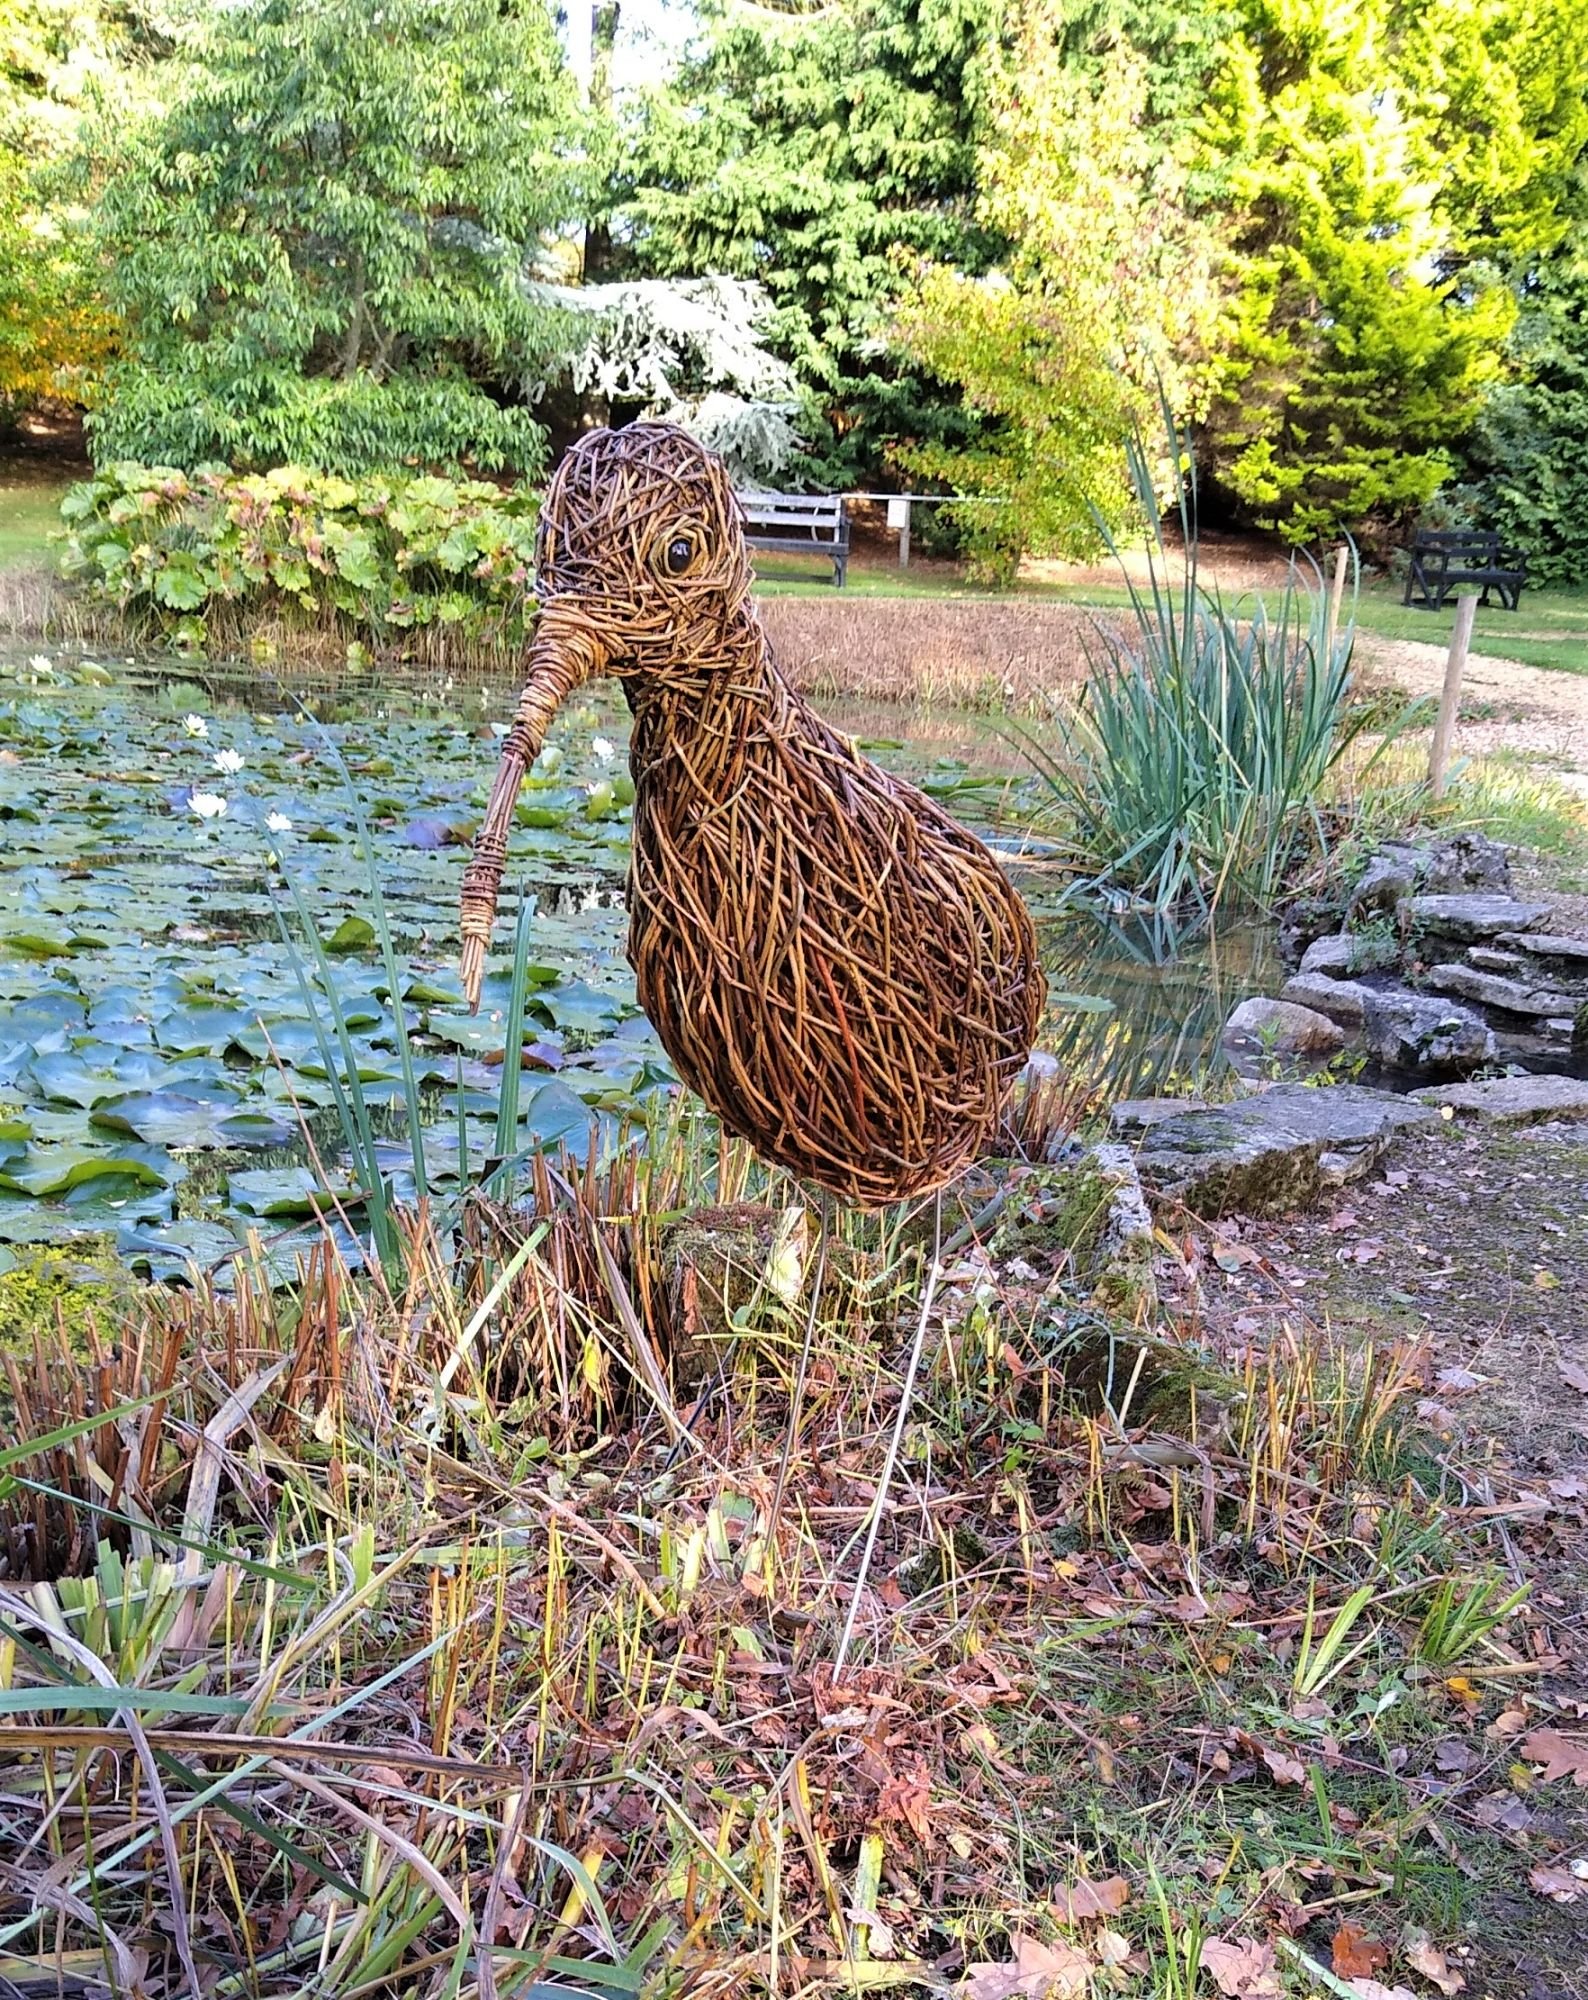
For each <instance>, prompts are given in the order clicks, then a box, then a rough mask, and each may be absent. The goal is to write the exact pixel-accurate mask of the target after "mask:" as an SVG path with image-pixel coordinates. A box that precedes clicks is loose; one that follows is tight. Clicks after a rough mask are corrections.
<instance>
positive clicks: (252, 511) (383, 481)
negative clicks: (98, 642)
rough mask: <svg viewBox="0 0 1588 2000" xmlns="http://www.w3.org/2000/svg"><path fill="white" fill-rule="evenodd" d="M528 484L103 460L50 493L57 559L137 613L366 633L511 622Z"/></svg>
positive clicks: (528, 557) (91, 588)
mask: <svg viewBox="0 0 1588 2000" xmlns="http://www.w3.org/2000/svg"><path fill="white" fill-rule="evenodd" d="M538 507H539V496H538V495H537V494H534V493H532V492H529V491H528V490H526V489H524V488H522V487H513V488H508V489H505V490H504V489H502V488H499V487H496V486H492V485H489V484H487V483H485V482H484V481H481V480H451V479H438V478H435V477H432V476H429V475H425V474H412V475H405V474H389V475H378V474H377V475H371V476H369V477H366V478H363V479H359V480H351V479H341V478H338V477H336V476H335V475H333V474H325V473H314V472H305V471H303V470H302V469H301V468H299V467H296V466H283V467H280V468H278V469H277V470H276V471H273V472H266V473H235V472H231V471H229V470H228V469H227V468H226V467H225V466H203V467H200V468H199V469H198V470H197V471H196V472H194V473H192V474H188V473H185V472H180V471H178V470H176V469H175V468H174V467H172V466H164V465H154V466H149V465H133V464H127V463H122V464H118V465H110V466H106V467H105V468H104V470H103V471H101V472H99V473H98V474H96V476H95V477H94V478H93V479H90V480H86V481H85V482H84V483H83V484H81V485H79V486H74V487H73V488H72V489H71V491H70V492H69V493H68V494H67V496H66V498H65V500H64V501H63V502H62V505H61V513H62V516H63V518H64V520H65V521H66V523H67V534H66V537H65V557H64V565H63V566H64V568H65V570H66V573H67V575H68V576H69V577H72V578H75V579H77V580H78V581H79V582H80V583H81V585H82V586H83V587H84V588H85V589H86V590H87V591H88V592H89V594H90V595H91V596H92V597H94V598H95V599H97V600H98V601H100V602H102V603H109V604H112V605H114V606H115V607H116V608H117V609H118V610H119V611H120V612H121V613H122V614H123V616H125V617H126V618H127V619H128V620H129V621H130V622H132V623H133V624H134V625H140V624H148V625H152V626H154V627H155V628H157V629H162V630H165V631H168V632H169V631H173V630H176V629H178V628H180V630H181V631H182V633H183V635H184V636H187V637H191V638H195V639H204V638H213V637H215V636H217V634H216V633H215V632H214V631H213V630H212V629H211V627H212V625H213V624H214V623H215V622H216V621H217V619H218V620H219V622H220V624H221V628H222V630H223V631H225V630H228V629H229V630H230V631H231V632H232V633H236V632H240V631H241V630H242V628H243V627H244V626H245V625H246V624H248V623H251V622H256V621H259V620H262V619H266V618H271V617H280V618H284V619H285V620H286V622H289V623H305V624H311V625H314V624H318V625H327V624H329V625H331V626H333V627H336V626H341V625H347V626H353V627H356V628H357V629H359V630H360V631H366V632H373V633H375V634H376V635H377V636H379V635H382V634H386V633H389V632H392V631H398V632H402V631H411V630H413V629H414V628H416V627H424V626H430V625H439V626H452V627H461V628H463V629H464V630H465V631H468V632H470V633H481V632H484V631H487V630H494V631H496V632H498V633H499V634H500V635H501V636H502V637H503V638H505V639H514V638H517V637H520V636H522V631H523V623H524V617H525V606H526V590H527V585H528V581H529V577H530V574H531V572H532V570H533V566H534V550H535V517H536V513H537V510H538Z"/></svg>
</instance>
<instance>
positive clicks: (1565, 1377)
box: [1555, 1359, 1588, 1396]
mask: <svg viewBox="0 0 1588 2000" xmlns="http://www.w3.org/2000/svg"><path fill="white" fill-rule="evenodd" d="M1555 1366H1556V1367H1557V1368H1558V1369H1559V1370H1560V1379H1561V1380H1562V1381H1563V1382H1564V1383H1565V1384H1566V1386H1567V1388H1568V1389H1575V1390H1576V1391H1577V1392H1578V1394H1579V1395H1582V1396H1588V1366H1585V1365H1584V1363H1582V1362H1581V1361H1561V1360H1559V1359H1557V1361H1556V1363H1555Z"/></svg>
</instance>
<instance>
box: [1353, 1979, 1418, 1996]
mask: <svg viewBox="0 0 1588 2000" xmlns="http://www.w3.org/2000/svg"><path fill="white" fill-rule="evenodd" d="M1345 1983H1346V1988H1347V1991H1349V1992H1350V1993H1352V1994H1354V1995H1355V2000H1417V1995H1416V1994H1415V1993H1414V1992H1413V1991H1412V1989H1411V1988H1410V1987H1409V1986H1386V1985H1385V1984H1384V1982H1383V1980H1382V1979H1348V1980H1347V1981H1346V1982H1345Z"/></svg>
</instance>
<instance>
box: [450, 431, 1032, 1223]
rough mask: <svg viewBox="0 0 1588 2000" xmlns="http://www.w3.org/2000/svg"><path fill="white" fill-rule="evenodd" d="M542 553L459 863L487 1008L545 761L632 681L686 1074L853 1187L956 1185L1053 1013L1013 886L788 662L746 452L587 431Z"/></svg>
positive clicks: (657, 943) (813, 1168)
mask: <svg viewBox="0 0 1588 2000" xmlns="http://www.w3.org/2000/svg"><path fill="white" fill-rule="evenodd" d="M536 567H537V571H538V578H537V582H538V589H539V595H540V616H539V620H538V622H537V624H536V627H535V633H534V637H533V639H532V641H531V644H530V650H529V670H528V677H527V679H526V682H525V686H524V691H523V695H522V697H521V699H520V702H519V706H518V713H517V716H516V718H515V720H514V722H513V726H512V728H511V729H510V730H509V732H508V735H507V738H506V740H505V742H504V744H503V746H502V761H501V765H500V768H499V769H498V771H497V774H496V783H495V786H494V787H493V789H492V792H491V798H490V804H489V806H488V807H487V810H486V814H485V819H484V821H483V822H482V824H481V827H480V831H479V835H478V838H477V839H476V841H475V846H474V855H473V859H472V860H471V861H470V863H469V867H468V870H467V873H466V874H465V876H464V884H463V908H462V930H463V958H462V972H463V985H464V990H465V991H466V993H467V995H468V998H469V1003H470V1005H471V1006H472V1007H477V1006H478V1005H479V995H480V982H481V978H482V975H483V972H484V966H485V951H486V946H487V944H488V943H489V941H490V935H491V926H492V923H493V921H494V918H495V913H496V898H497V890H498V887H499V885H500V882H501V877H502V869H503V865H504V862H505V859H506V852H507V839H508V832H509V829H510V827H511V825H512V818H513V808H514V804H515V802H516V800H517V797H518V791H519V786H520V784H521V783H522V781H523V777H524V773H525V771H526V770H527V769H528V767H529V766H530V764H531V763H533V761H534V759H535V758H536V756H537V755H538V754H539V752H540V748H541V744H542V741H543V740H544V737H545V733H546V728H547V725H548V724H549V722H550V721H551V718H552V716H553V714H554V713H555V711H556V709H557V706H558V704H559V703H560V702H561V701H562V700H563V699H564V698H565V696H566V695H567V694H568V693H569V691H570V690H571V689H573V688H574V687H576V686H577V685H578V684H579V683H580V682H581V681H583V680H585V679H587V678H589V677H590V676H592V675H595V674H604V673H610V674H614V675H616V676H617V677H618V679H619V680H620V682H621V684H622V687H623V691H624V693H625V695H626V696H627V698H628V703H629V707H630V709H631V710H632V711H633V715H634V730H633V737H632V741H631V745H630V751H629V757H630V765H631V768H632V770H633V774H634V787H635V797H634V844H633V860H632V863H631V867H630V873H629V947H628V950H629V960H630V963H631V964H632V965H633V967H634V973H635V978H636V981H637V983H638V987H639V998H640V1004H641V1005H642V1006H643V1007H644V1009H645V1011H646V1013H647V1014H648V1015H649V1016H650V1018H651V1021H652V1023H653V1024H654V1026H655V1028H656V1032H657V1034H658V1035H659V1036H660V1038H661V1042H662V1046H663V1047H664V1048H665V1049H666V1050H667V1053H668V1055H669V1056H670V1057H671V1058H672V1060H673V1062H674V1063H675V1064H676V1066H677V1068H678V1071H679V1074H680V1075H681V1076H682V1077H683V1079H684V1081H685V1082H686V1083H688V1084H689V1085H690V1086H691V1087H692V1088H693V1089H694V1090H696V1091H698V1092H699V1094H700V1096H701V1097H703V1098H704V1099H705V1101H706V1102H707V1104H709V1105H710V1106H711V1108H712V1110H713V1111H715V1112H716V1113H717V1114H718V1116H719V1117H720V1118H721V1120H722V1122H723V1124H724V1125H725V1126H726V1128H727V1129H728V1130H729V1131H730V1132H733V1133H736V1134H738V1135H739V1136H741V1137H743V1138H746V1139H748V1140H749V1141H750V1142H751V1143H752V1144H753V1145H754V1146H755V1147H756V1149H757V1150H758V1151H759V1152H760V1153H761V1154H762V1156H763V1157H764V1158H766V1159H768V1160H774V1161H776V1162H778V1163H779V1164H780V1165H782V1166H785V1167H788V1168H790V1169H791V1170H792V1171H793V1172H794V1173H796V1174H803V1175H806V1176H808V1177H809V1178H810V1179H811V1180H813V1181H816V1182H818V1183H819V1184H820V1185H822V1186H823V1187H825V1188H828V1189H830V1190H832V1191H833V1192H834V1193H836V1194H839V1195H843V1196H846V1197H848V1198H849V1199H851V1200H854V1201H858V1202H861V1203H866V1204H873V1203H879V1202H884V1201H891V1200H895V1199H898V1198H900V1197H904V1196H908V1195H918V1194H923V1193H927V1192H930V1191H931V1190H933V1189H936V1188H939V1187H941V1186H943V1185H944V1183H945V1182H947V1181H949V1180H951V1179H952V1178H953V1177H954V1176H955V1174H957V1173H958V1172H959V1171H960V1169H961V1168H962V1167H964V1166H965V1165H967V1164H968V1162H969V1161H970V1160H971V1159H973V1158H974V1157H975V1155H976V1154H977V1152H978V1150H979V1149H981V1148H982V1147H983V1146H984V1145H985V1143H986V1141H987V1140H988V1139H989V1137H990V1136H991V1135H992V1133H993V1131H994V1129H995V1128H996V1125H997V1122H998V1118H999V1115H1000V1113H1001V1111H1002V1108H1003V1103H1004V1099H1005V1097H1006V1095H1007V1093H1008V1090H1009V1086H1010V1084H1011V1083H1012V1082H1013V1080H1014V1078H1015V1077H1016V1075H1017V1074H1018V1073H1019V1071H1020V1069H1021V1067H1022V1066H1023V1065H1024V1063H1025V1060H1026V1057H1027V1055H1028V1053H1029V1051H1030V1047H1031V1040H1032V1036H1033V1034H1034V1032H1035V1029H1036V1023H1037V1016H1038V1012H1039V1009H1040V1007H1041V1003H1042V993H1043V983H1042V974H1041V971H1040V969H1039V967H1038V963H1037V951H1036V939H1035V936H1034V934H1033V931H1032V927H1031V919H1030V917H1029V916H1028V914H1027V912H1026V909H1025V905H1024V904H1023V903H1022V902H1021V900H1020V897H1019V895H1018V894H1017V892H1016V891H1015V890H1014V889H1013V888H1012V887H1011V886H1010V884H1009V883H1008V881H1007V880H1006V879H1005V877H1004V875H1003V873H1002V871H1001V870H1000V868H999V866H998V864H997V862H996V861H995V860H994V859H993V857H992V855H991V854H989V853H988V851H987V849H986V848H985V847H984V846H983V845H982V844H981V842H980V841H979V840H977V839H976V838H975V837H974V835H972V834H970V833H968V832H967V831H966V830H965V829H964V828H963V827H962V826H959V825H957V824H956V823H955V822H954V821H953V820H952V819H950V818H949V817H948V815H947V814H946V813H944V812H942V811H941V810H940V809H939V808H938V807H937V806H936V805H934V804H933V803H932V801H931V800H930V799H928V798H926V797H925V796H924V795H923V794H922V793H921V792H919V791H917V790H916V789H915V787H914V786H913V785H909V784H906V783H905V782H904V781H903V780H902V779H899V778H895V777H893V776H891V775H890V774H889V773H887V772H885V771H882V770H879V769H878V768H877V767H876V766H875V765H874V764H871V763H869V762H867V760H866V759H865V758H863V757H862V756H860V754H859V753H858V752H857V751H856V749H855V747H854V745H853V743H851V742H850V741H849V740H848V739H847V738H846V737H843V736H840V735H839V734H838V733H837V732H836V731H835V730H833V729H830V728H829V727H828V726H827V724H826V723H825V722H823V721H822V720H821V718H820V717H819V716H818V715H816V714H815V713H814V712H813V711H812V710H811V709H810V708H809V707H808V706H807V704H806V703H805V701H804V700H803V699H802V697H801V696H799V695H798V694H796V693H795V692H794V690H793V689H792V688H791V687H790V686H789V684H788V682H787V681H786V680H785V679H784V678H783V675H782V674H781V673H780V672H779V670H778V668H777V665H776V663H775V662H774V661H773V659H772V657H771V653H770V650H769V648H768V645H767V639H766V634H765V633H764V632H763V631H762V629H761V625H760V621H759V620H758V619H757V617H756V614H755V611H754V610H753V608H752V606H751V603H750V566H749V561H748V558H747V557H746V554H745V545H744V536H743V533H742V531H741V528H740V519H739V508H738V504H737V502H736V501H735V499H734V495H733V489H732V487H731V486H730V484H729V482H728V476H727V472H726V469H725V468H724V466H723V464H722V462H721V460H720V459H718V458H716V457H715V456H714V455H713V454H712V453H711V452H709V451H707V450H705V449H704V447H702V446H701V445H699V444H697V443H696V442H695V441H694V439H693V438H691V437H690V436H689V435H688V434H687V433H686V432H684V431H680V430H677V429H675V428H674V427H673V426H671V425H668V424H634V425H631V426H630V427H629V428H628V429H626V430H622V431H594V432H591V433H590V434H589V435H588V436H586V437H584V438H582V439H581V440H580V441H579V443H578V444H576V445H575V446H574V448H573V450H572V451H571V452H570V453H569V454H568V457H567V458H566V459H565V461H564V462H563V464H562V466H561V467H560V469H559V470H558V472H557V475H556V477H555V478H554V479H553V481H552V483H551V488H550V490H549V492H548V493H547V495H546V503H545V509H544V511H543V513H542V515H541V519H540V531H539V542H538V547H537V552H536Z"/></svg>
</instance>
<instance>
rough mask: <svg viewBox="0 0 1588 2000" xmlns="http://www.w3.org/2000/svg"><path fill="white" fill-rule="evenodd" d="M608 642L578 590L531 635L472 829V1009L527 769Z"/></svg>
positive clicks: (553, 602) (466, 909)
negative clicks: (513, 709) (486, 795)
mask: <svg viewBox="0 0 1588 2000" xmlns="http://www.w3.org/2000/svg"><path fill="white" fill-rule="evenodd" d="M606 663H607V647H606V645H605V644H604V642H603V641H602V639H601V638H600V636H599V635H598V634H597V633H596V632H595V631H594V630H593V629H592V627H591V625H590V622H589V620H588V618H587V617H586V616H585V614H584V611H583V609H582V608H581V606H580V603H579V600H578V599H577V598H568V597H554V598H552V599H550V600H549V601H548V602H547V603H546V604H545V605H544V606H543V607H542V609H541V613H540V618H539V620H538V622H537V623H536V626H535V636H534V637H533V638H532V639H531V640H530V643H529V667H528V672H527V674H526V676H525V680H524V691H523V693H522V694H521V695H520V696H519V698H518V713H517V714H516V715H515V716H514V718H513V726H512V728H511V729H509V731H508V732H507V735H506V737H505V738H504V739H503V743H502V761H501V763H500V764H498V766H497V767H496V783H495V784H494V785H493V786H492V787H491V798H490V803H489V804H488V805H487V806H486V808H485V818H484V819H483V820H482V821H481V822H480V830H479V832H478V833H477V834H476V835H475V836H474V853H473V856H472V858H471V859H470V861H469V865H468V867H467V868H466V869H465V870H464V872H463V895H462V907H461V912H460V929H461V930H462V933H463V951H462V955H461V957H460V959H459V961H458V970H459V972H460V974H461V975H462V979H463V991H464V995H465V997H466V998H467V1000H468V1003H469V1010H470V1012H471V1013H472V1012H474V1011H475V1010H476V1009H477V1008H478V1007H479V1004H480V985H481V982H482V981H483V979H484V977H485V953H486V948H487V947H488V946H489V944H490V941H491V926H492V925H493V924H494V923H495V921H496V897H497V891H498V890H499V889H500V888H501V884H502V870H503V868H504V867H505V865H506V862H507V837H508V834H509V832H510V831H511V829H512V824H513V808H514V806H515V805H516V804H517V803H518V792H519V787H520V786H521V785H522V784H523V782H524V773H525V772H526V771H527V770H528V769H529V767H530V765H531V764H533V763H534V761H535V759H536V758H537V757H538V756H539V755H540V747H541V745H542V743H544V742H545V740H546V731H547V729H548V728H549V727H550V725H551V719H552V717H553V716H554V715H555V714H556V712H557V710H558V709H559V708H560V707H561V705H562V703H563V702H564V701H565V700H566V699H567V698H568V696H569V695H570V694H571V693H572V692H573V690H574V689H575V688H576V687H577V686H578V685H579V683H580V682H581V681H586V680H590V679H591V678H593V677H594V676H595V675H597V674H600V673H602V672H604V671H605V668H606Z"/></svg>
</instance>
